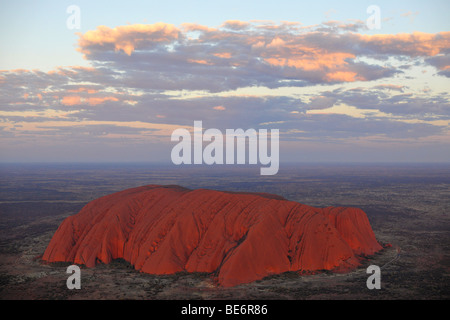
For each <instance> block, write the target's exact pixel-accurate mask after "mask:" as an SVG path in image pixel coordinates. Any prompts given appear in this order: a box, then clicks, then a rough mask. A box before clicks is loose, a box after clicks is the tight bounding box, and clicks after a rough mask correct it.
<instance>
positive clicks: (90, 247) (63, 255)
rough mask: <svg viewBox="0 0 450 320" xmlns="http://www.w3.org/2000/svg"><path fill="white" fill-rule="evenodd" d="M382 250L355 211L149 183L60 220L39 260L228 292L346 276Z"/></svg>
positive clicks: (362, 216) (363, 217)
mask: <svg viewBox="0 0 450 320" xmlns="http://www.w3.org/2000/svg"><path fill="white" fill-rule="evenodd" d="M381 249H382V247H381V245H380V244H379V243H378V242H377V240H376V239H375V235H374V233H373V231H372V228H371V226H370V224H369V220H368V219H367V216H366V214H365V213H364V212H363V211H362V210H360V209H357V208H343V207H338V208H334V207H329V208H323V209H321V208H314V207H310V206H306V205H302V204H300V203H297V202H293V201H287V200H285V199H283V198H282V197H279V196H276V195H270V194H258V193H233V192H221V191H214V190H206V189H198V190H189V189H185V188H182V187H178V186H157V185H148V186H143V187H138V188H133V189H128V190H124V191H121V192H117V193H114V194H110V195H107V196H104V197H101V198H99V199H96V200H93V201H91V202H90V203H88V204H87V205H86V206H85V207H84V208H83V209H82V210H81V211H80V212H79V213H78V214H76V215H73V216H70V217H68V218H67V219H65V220H64V221H63V223H62V224H61V225H60V227H59V228H58V230H57V231H56V233H55V234H54V236H53V238H52V240H51V241H50V243H49V245H48V247H47V249H46V251H45V253H44V255H43V257H42V259H43V260H44V261H48V262H57V261H65V262H72V263H75V264H83V265H85V266H86V267H93V266H95V265H96V264H97V263H99V262H101V263H109V262H110V261H111V260H113V259H117V258H123V259H124V260H126V261H128V262H130V263H131V264H132V265H133V266H134V267H135V268H136V269H137V270H140V271H142V272H146V273H151V274H171V273H175V272H179V271H188V272H208V273H212V274H213V275H214V276H215V279H216V280H217V282H218V284H219V285H222V286H234V285H238V284H242V283H248V282H251V281H254V280H258V279H261V278H263V277H265V276H268V275H270V274H278V273H282V272H286V271H299V272H314V271H317V270H333V271H349V270H351V269H353V268H355V267H357V266H358V265H359V261H360V257H361V256H365V255H372V254H374V253H375V252H377V251H379V250H381Z"/></svg>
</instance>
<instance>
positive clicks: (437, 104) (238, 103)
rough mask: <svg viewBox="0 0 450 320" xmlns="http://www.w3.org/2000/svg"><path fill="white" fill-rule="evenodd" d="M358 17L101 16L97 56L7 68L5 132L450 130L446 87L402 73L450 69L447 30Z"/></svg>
mask: <svg viewBox="0 0 450 320" xmlns="http://www.w3.org/2000/svg"><path fill="white" fill-rule="evenodd" d="M362 28H364V26H363V23H362V22H361V21H350V22H339V21H328V22H325V23H323V24H320V25H316V26H303V25H301V24H299V23H293V22H282V23H280V24H276V23H274V22H270V21H264V22H261V21H259V22H258V21H251V22H242V21H233V20H231V21H226V22H224V23H223V24H222V25H220V26H218V27H210V26H203V25H199V24H192V23H186V24H183V25H181V26H180V27H176V26H173V25H170V24H165V23H158V24H152V25H127V26H119V27H115V28H108V27H104V26H100V27H98V28H96V29H95V30H92V31H88V32H86V33H84V34H79V41H78V46H79V48H78V49H79V51H81V52H82V53H83V54H84V55H85V58H86V59H87V60H88V61H89V62H90V63H91V65H92V67H89V68H86V67H78V66H68V67H59V68H56V69H55V70H52V71H49V72H43V71H40V70H8V71H1V72H0V82H1V86H0V128H1V131H0V134H1V135H2V137H4V138H5V139H11V140H7V141H13V139H14V138H17V139H19V140H20V139H25V138H26V139H29V140H27V141H31V140H32V139H35V140H36V139H39V138H41V139H43V140H42V141H46V142H47V143H49V144H50V143H51V141H53V140H58V139H59V140H58V141H75V142H77V143H81V142H83V143H85V142H86V141H91V140H92V141H93V143H94V142H97V143H101V142H103V141H122V142H123V141H128V139H129V140H130V141H133V142H136V141H140V142H142V141H145V140H146V139H151V138H153V139H158V138H161V137H167V136H169V135H170V133H171V129H173V128H176V127H179V126H185V127H186V126H192V124H193V121H195V120H202V121H203V124H204V126H205V127H206V128H218V129H220V130H225V129H227V128H244V129H246V128H255V129H258V128H279V129H280V133H281V138H282V139H285V140H290V141H303V140H310V141H331V142H332V141H338V140H340V139H342V140H343V139H355V140H357V139H366V138H368V137H377V139H381V140H383V139H385V140H389V139H405V140H407V141H409V142H411V141H413V140H415V139H427V138H429V137H433V136H438V137H440V138H442V139H445V138H448V120H449V119H450V103H449V95H448V93H445V92H442V93H436V90H434V89H433V90H431V89H430V90H427V91H426V92H425V91H423V90H418V89H417V88H415V87H417V83H419V82H418V81H416V85H414V81H412V82H408V83H405V84H404V83H403V82H401V80H400V81H399V79H398V78H397V77H396V76H399V75H401V76H402V77H403V78H405V79H406V78H407V77H409V78H411V79H413V80H414V77H416V78H417V77H418V76H417V74H415V73H414V72H415V69H417V67H425V66H427V67H428V68H427V70H429V69H431V68H434V69H435V70H436V73H435V74H434V76H433V77H437V79H438V80H443V81H448V79H447V78H446V77H450V60H449V55H450V52H449V50H450V49H449V48H450V45H449V41H450V40H449V39H450V33H449V32H441V33H436V34H429V33H419V32H415V33H412V34H397V35H365V34H359V33H357V31H358V30H361V29H362ZM392 61H394V62H392ZM428 74H430V73H428ZM428 74H427V76H428ZM421 76H422V75H420V77H421ZM420 81H421V82H420V83H419V84H422V82H423V81H422V79H420ZM427 81H429V78H427ZM429 85H430V86H432V85H433V84H432V83H430V84H429ZM422 87H423V85H422ZM268 89H274V90H273V91H272V90H268ZM234 90H236V91H234ZM240 90H243V91H244V93H245V92H246V91H245V90H254V92H256V94H241V92H240ZM339 108H341V109H339ZM343 108H344V109H343ZM342 110H344V111H342ZM339 111H342V112H341V113H340V114H339ZM445 121H447V125H445ZM128 128H129V129H128ZM165 135H166V136H165ZM71 139H72V140H71ZM164 141H168V140H167V139H166V140H164ZM75 142H74V143H75ZM13 144H14V143H13V142H11V145H13Z"/></svg>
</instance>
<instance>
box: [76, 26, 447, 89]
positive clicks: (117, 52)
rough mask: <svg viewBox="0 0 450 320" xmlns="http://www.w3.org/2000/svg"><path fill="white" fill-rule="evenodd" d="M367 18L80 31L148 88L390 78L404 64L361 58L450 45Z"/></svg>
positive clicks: (101, 57)
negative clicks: (371, 27)
mask: <svg viewBox="0 0 450 320" xmlns="http://www.w3.org/2000/svg"><path fill="white" fill-rule="evenodd" d="M363 25H364V23H363V22H362V21H353V22H349V23H343V22H339V21H329V22H325V23H324V24H321V25H318V26H316V27H313V26H311V27H300V26H299V25H298V24H295V23H286V22H285V23H281V24H275V23H273V22H270V23H269V22H265V23H262V22H259V23H256V22H244V21H226V22H225V23H223V24H222V25H221V26H219V27H218V28H212V27H208V26H202V25H199V24H183V25H182V26H181V27H180V28H178V27H175V26H173V25H170V24H165V23H157V24H153V25H141V24H139V25H128V26H119V27H116V28H108V27H104V26H100V27H98V28H97V29H96V30H93V31H88V32H86V33H84V34H79V37H80V38H79V41H78V45H79V50H80V51H81V52H83V53H84V54H85V56H86V59H88V60H90V61H92V63H93V64H94V65H97V66H103V67H104V68H107V69H108V71H109V72H110V74H109V75H108V76H109V78H110V80H111V81H122V82H125V83H130V84H132V86H134V87H141V88H145V89H154V90H207V91H210V92H220V91H226V90H235V89H238V88H241V87H249V86H266V87H269V88H278V87H284V86H305V85H316V84H324V83H345V82H355V81H371V80H376V79H382V78H388V77H392V76H393V75H395V74H398V73H402V72H403V71H402V70H401V69H400V68H394V67H392V66H382V65H381V64H369V63H367V62H364V61H363V60H362V59H361V58H364V57H371V58H375V59H381V60H384V59H387V57H396V56H397V57H399V58H401V57H404V56H407V57H413V58H417V57H424V58H429V57H434V56H436V55H439V54H441V53H443V52H445V50H448V48H449V47H450V32H441V33H437V34H429V33H422V32H415V33H412V34H397V35H364V34H358V33H355V32H354V31H356V30H358V29H361V28H363ZM193 32H194V33H195V34H192V33H193ZM429 61H430V64H431V65H433V64H432V61H431V60H429ZM111 73H115V74H111ZM444 74H445V72H444Z"/></svg>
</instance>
